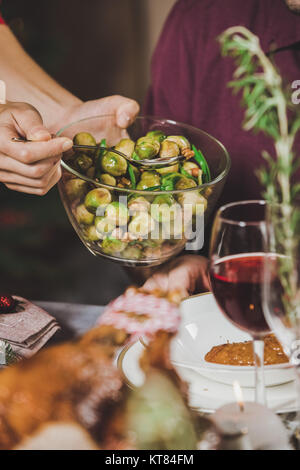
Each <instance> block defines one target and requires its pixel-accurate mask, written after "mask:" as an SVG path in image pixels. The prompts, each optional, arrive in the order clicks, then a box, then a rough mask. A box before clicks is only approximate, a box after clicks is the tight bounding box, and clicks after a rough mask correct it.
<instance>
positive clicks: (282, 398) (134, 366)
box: [117, 341, 297, 413]
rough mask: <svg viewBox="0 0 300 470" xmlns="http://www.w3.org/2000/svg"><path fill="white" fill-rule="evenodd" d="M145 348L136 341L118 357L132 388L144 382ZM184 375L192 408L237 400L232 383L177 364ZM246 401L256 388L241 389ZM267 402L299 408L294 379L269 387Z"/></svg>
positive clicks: (208, 408) (209, 410)
mask: <svg viewBox="0 0 300 470" xmlns="http://www.w3.org/2000/svg"><path fill="white" fill-rule="evenodd" d="M143 350H144V346H143V345H142V343H140V342H139V341H137V342H136V343H133V344H132V345H130V346H127V347H125V348H124V349H123V350H122V351H121V353H120V355H119V358H118V361H117V362H118V367H119V370H120V371H121V372H122V374H123V377H124V379H125V380H126V381H127V383H128V385H129V386H131V387H139V386H141V385H142V384H143V381H144V373H143V371H142V370H141V369H140V367H139V359H140V356H141V354H142V352H143ZM176 368H177V371H178V373H179V374H180V376H181V378H182V379H183V380H185V381H186V382H187V383H188V385H189V404H190V406H191V407H192V408H195V409H197V410H198V411H201V412H205V413H213V412H214V411H215V410H216V409H217V408H219V407H220V406H223V405H225V404H226V403H230V402H233V401H235V397H234V394H233V390H232V386H231V385H224V384H221V383H218V382H215V381H213V380H209V379H208V378H206V377H203V376H202V375H201V374H199V373H198V372H195V371H193V370H189V369H186V368H182V367H176ZM242 390H243V398H244V401H253V400H254V390H253V389H251V388H242ZM266 392H267V404H268V406H269V407H270V408H272V409H273V410H274V411H275V412H277V413H289V412H293V411H295V410H296V397H297V395H296V387H295V382H289V383H285V384H283V385H278V386H275V387H269V388H268V389H267V391H266Z"/></svg>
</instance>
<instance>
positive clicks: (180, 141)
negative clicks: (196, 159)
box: [167, 135, 191, 151]
mask: <svg viewBox="0 0 300 470" xmlns="http://www.w3.org/2000/svg"><path fill="white" fill-rule="evenodd" d="M167 139H168V140H171V142H175V143H176V144H177V145H178V147H179V149H180V150H181V151H182V150H183V149H186V148H188V149H190V148H191V144H190V143H189V141H188V140H187V138H186V137H184V136H183V135H168V137H167Z"/></svg>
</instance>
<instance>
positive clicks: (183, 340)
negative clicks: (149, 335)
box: [171, 293, 294, 388]
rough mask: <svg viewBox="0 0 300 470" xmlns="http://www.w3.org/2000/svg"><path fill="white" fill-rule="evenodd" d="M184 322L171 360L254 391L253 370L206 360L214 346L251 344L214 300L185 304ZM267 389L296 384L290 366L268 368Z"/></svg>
mask: <svg viewBox="0 0 300 470" xmlns="http://www.w3.org/2000/svg"><path fill="white" fill-rule="evenodd" d="M181 312H182V321H181V324H180V328H179V331H178V334H177V335H176V337H175V338H174V339H173V341H172V344H171V360H172V362H173V364H174V365H176V366H177V367H181V369H190V370H192V371H195V372H198V373H199V374H201V375H202V376H203V377H206V378H208V379H210V380H214V381H216V382H219V383H223V384H228V385H232V383H233V381H234V380H238V381H239V383H240V385H241V386H243V387H252V388H253V387H254V385H255V375H254V367H253V366H229V365H223V364H214V363H210V362H207V361H206V360H205V359H204V358H205V355H206V353H208V352H209V351H210V350H211V348H212V347H213V346H217V345H219V344H224V343H227V342H228V343H239V342H243V341H249V340H251V336H250V335H249V334H247V333H245V332H244V331H242V330H240V329H238V328H236V327H235V326H234V325H233V324H232V323H231V322H230V321H229V320H227V319H226V317H225V316H224V315H223V314H222V312H221V311H220V309H219V307H218V305H217V303H216V301H215V299H214V296H213V295H212V294H211V293H205V294H202V295H199V296H194V297H190V298H189V299H186V300H185V301H183V302H182V304H181ZM264 371H265V384H266V386H267V387H272V386H274V385H279V384H284V383H287V382H290V381H292V380H294V371H293V369H292V367H291V366H290V365H289V364H288V363H286V364H278V365H269V366H265V367H264Z"/></svg>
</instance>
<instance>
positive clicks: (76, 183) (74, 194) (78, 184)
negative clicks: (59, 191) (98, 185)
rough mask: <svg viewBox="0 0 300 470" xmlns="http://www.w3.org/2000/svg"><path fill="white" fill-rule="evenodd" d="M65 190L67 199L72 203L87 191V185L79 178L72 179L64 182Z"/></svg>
mask: <svg viewBox="0 0 300 470" xmlns="http://www.w3.org/2000/svg"><path fill="white" fill-rule="evenodd" d="M65 190H66V193H67V196H68V198H69V199H70V200H71V201H74V200H75V199H77V198H82V197H83V196H84V195H85V193H86V191H87V190H88V183H87V182H86V181H84V180H82V179H80V178H73V179H71V180H69V181H67V182H66V184H65Z"/></svg>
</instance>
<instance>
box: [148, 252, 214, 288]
mask: <svg viewBox="0 0 300 470" xmlns="http://www.w3.org/2000/svg"><path fill="white" fill-rule="evenodd" d="M207 269H208V260H207V258H204V257H203V256H198V255H183V256H179V257H178V258H175V259H174V260H172V261H170V262H169V263H167V264H166V265H165V266H164V267H162V268H160V269H158V270H157V271H156V272H155V273H154V274H153V275H152V276H151V277H150V278H149V279H148V280H147V281H146V282H145V284H144V286H143V289H145V290H146V291H148V292H151V291H153V290H155V289H160V290H162V291H163V292H168V291H171V290H179V291H181V293H182V295H184V296H188V295H190V294H195V293H198V292H201V291H208V290H210V283H209V278H208V273H207Z"/></svg>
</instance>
